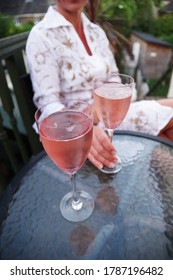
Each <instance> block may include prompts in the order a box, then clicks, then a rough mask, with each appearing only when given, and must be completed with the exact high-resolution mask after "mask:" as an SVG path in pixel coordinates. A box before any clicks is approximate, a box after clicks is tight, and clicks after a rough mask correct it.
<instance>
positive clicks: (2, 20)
mask: <svg viewBox="0 0 173 280" xmlns="http://www.w3.org/2000/svg"><path fill="white" fill-rule="evenodd" d="M0 26H1V28H0V38H4V37H7V36H9V33H10V30H11V29H12V26H13V20H12V18H11V17H9V16H5V15H3V14H2V13H0Z"/></svg>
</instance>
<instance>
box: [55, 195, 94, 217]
mask: <svg viewBox="0 0 173 280" xmlns="http://www.w3.org/2000/svg"><path fill="white" fill-rule="evenodd" d="M78 195H79V199H80V201H78V202H76V203H75V202H74V201H73V199H72V198H73V193H72V192H70V193H67V194H66V195H65V196H64V197H63V198H62V200H61V202H60V211H61V214H62V215H63V217H64V218H65V219H67V220H69V221H72V222H81V221H83V220H85V219H87V218H88V217H89V216H91V214H92V212H93V210H94V199H93V198H92V196H91V195H90V194H89V193H87V192H84V191H81V192H78Z"/></svg>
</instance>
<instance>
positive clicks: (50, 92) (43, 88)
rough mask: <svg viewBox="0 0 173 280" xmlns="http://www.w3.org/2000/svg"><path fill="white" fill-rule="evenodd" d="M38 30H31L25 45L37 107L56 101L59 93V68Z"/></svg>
mask: <svg viewBox="0 0 173 280" xmlns="http://www.w3.org/2000/svg"><path fill="white" fill-rule="evenodd" d="M40 33H41V32H39V30H31V32H30V34H29V37H28V40H27V44H26V59H27V65H28V69H29V72H30V76H31V80H32V85H33V90H34V98H33V101H34V103H35V105H36V106H37V107H41V106H42V105H44V104H45V103H47V102H50V101H52V100H55V99H56V100H57V99H58V98H59V92H60V82H59V67H58V63H57V60H56V59H55V57H54V54H53V52H52V50H51V46H49V45H48V42H47V41H46V40H45V39H44V38H42V36H41V34H40Z"/></svg>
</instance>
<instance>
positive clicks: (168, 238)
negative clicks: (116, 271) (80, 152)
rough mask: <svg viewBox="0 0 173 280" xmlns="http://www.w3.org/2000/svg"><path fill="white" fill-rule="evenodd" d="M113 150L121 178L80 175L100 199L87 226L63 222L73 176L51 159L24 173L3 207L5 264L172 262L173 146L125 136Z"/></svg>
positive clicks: (81, 184) (89, 171)
mask: <svg viewBox="0 0 173 280" xmlns="http://www.w3.org/2000/svg"><path fill="white" fill-rule="evenodd" d="M113 142H114V144H115V146H116V147H117V150H118V153H119V155H120V156H121V158H122V161H123V168H122V170H121V171H120V172H119V173H117V174H116V175H107V174H104V173H102V172H101V171H99V170H97V169H96V168H95V167H94V166H93V165H92V164H91V163H90V162H89V161H87V162H86V164H85V165H84V166H83V168H82V169H81V170H80V172H79V173H78V174H77V177H76V179H77V189H78V190H80V189H85V190H86V191H87V192H89V193H91V194H92V196H93V197H94V199H95V209H94V212H93V214H92V216H91V217H90V218H88V219H87V220H85V221H83V222H79V223H73V222H69V221H67V220H65V219H64V218H63V217H62V216H61V213H60V210H59V204H60V200H61V198H62V197H63V196H64V194H65V193H67V192H68V191H69V190H70V182H69V176H68V175H66V174H64V173H63V172H62V171H61V170H60V169H58V168H57V167H56V166H55V165H54V163H53V162H52V161H51V160H50V159H49V158H48V156H47V155H46V154H45V152H42V153H40V154H39V155H38V156H36V157H35V158H34V159H32V160H31V161H30V162H29V163H28V164H27V165H26V166H25V167H24V168H23V170H22V171H21V172H20V173H19V174H18V175H17V176H16V177H15V178H14V180H13V181H12V182H11V184H10V185H9V186H8V188H7V190H6V192H5V194H4V196H3V198H2V200H1V204H0V223H1V228H0V259H4V260H5V259H13V260H16V259H17V260H18V259H19V260H22V259H33V260H36V259H39V260H42V259H45V260H48V259H49V260H53V259H61V260H66V259H67V260H68V259H70V260H72V259H75V260H78V259H79V260H81V259H84V260H86V259H89V260H92V259H93V260H94V259H97V260H103V259H107V260H109V259H114V260H116V259H118V260H126V259H127V260H131V259H132V260H133V259H135V260H136V259H145V260H148V259H151V260H153V259H157V260H159V259H173V143H172V142H168V141H165V140H163V139H161V138H158V137H151V136H149V135H145V134H141V133H132V132H123V131H118V132H116V134H115V135H114V139H113Z"/></svg>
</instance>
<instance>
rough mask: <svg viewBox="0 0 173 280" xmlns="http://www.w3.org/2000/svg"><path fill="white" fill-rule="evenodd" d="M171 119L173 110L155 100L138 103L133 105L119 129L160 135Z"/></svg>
mask: <svg viewBox="0 0 173 280" xmlns="http://www.w3.org/2000/svg"><path fill="white" fill-rule="evenodd" d="M171 118H173V109H172V108H170V107H167V106H162V105H160V104H159V103H158V102H156V101H154V100H151V101H150V100H142V101H137V102H134V103H131V105H130V108H129V111H128V113H127V115H126V117H125V119H124V121H123V123H122V124H121V125H120V126H119V127H118V129H122V130H132V131H140V132H144V133H149V134H152V135H158V134H159V132H160V131H161V130H162V129H163V128H164V127H165V126H166V124H167V123H168V122H169V121H170V119H171Z"/></svg>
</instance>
